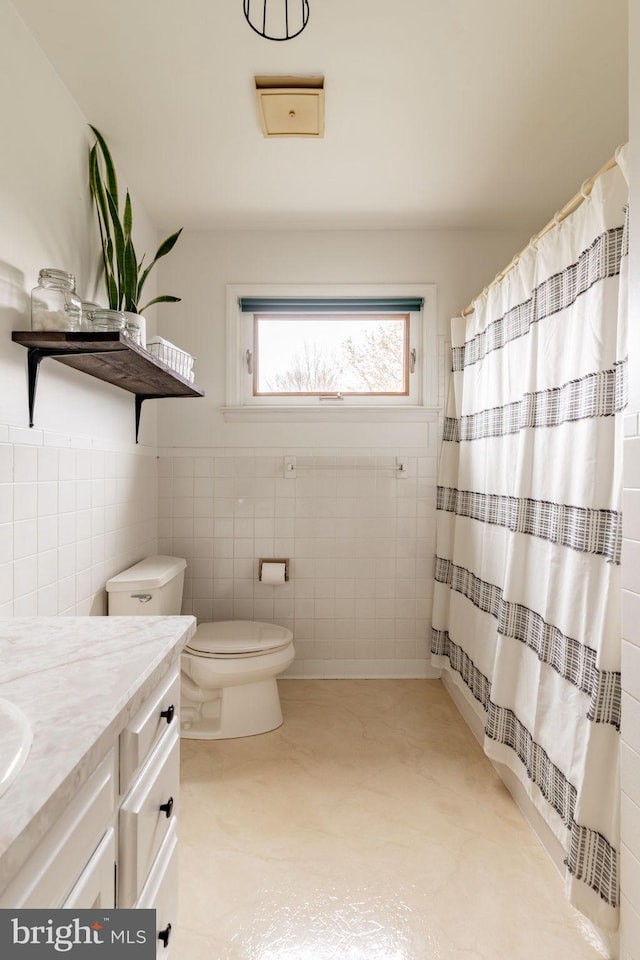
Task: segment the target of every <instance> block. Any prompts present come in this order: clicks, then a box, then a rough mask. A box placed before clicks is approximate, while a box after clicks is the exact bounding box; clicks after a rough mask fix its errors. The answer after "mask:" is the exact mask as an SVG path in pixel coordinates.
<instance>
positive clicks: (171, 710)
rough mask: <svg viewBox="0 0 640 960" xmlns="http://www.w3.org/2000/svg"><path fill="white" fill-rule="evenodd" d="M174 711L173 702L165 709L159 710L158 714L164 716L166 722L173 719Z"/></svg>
mask: <svg viewBox="0 0 640 960" xmlns="http://www.w3.org/2000/svg"><path fill="white" fill-rule="evenodd" d="M175 712H176V708H175V707H174V705H173V704H171V706H170V707H167V709H166V710H161V711H160V716H161V717H164V718H165V720H166V721H167V723H171V721H172V720H173V718H174V716H175Z"/></svg>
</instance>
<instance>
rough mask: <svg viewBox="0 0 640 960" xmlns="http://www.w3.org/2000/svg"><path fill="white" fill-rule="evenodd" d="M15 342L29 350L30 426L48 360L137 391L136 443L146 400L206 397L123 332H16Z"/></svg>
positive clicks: (134, 392)
mask: <svg viewBox="0 0 640 960" xmlns="http://www.w3.org/2000/svg"><path fill="white" fill-rule="evenodd" d="M11 339H12V340H13V341H14V343H19V344H21V345H22V346H23V347H26V348H27V350H28V361H27V362H28V368H29V426H30V427H32V426H33V411H34V407H35V399H36V388H37V383H38V370H39V367H40V362H41V360H44V359H45V358H47V357H52V358H53V359H54V360H58V361H59V362H60V363H64V364H66V365H67V366H69V367H74V368H75V369H76V370H82V372H83V373H87V374H89V376H92V377H96V378H97V379H98V380H104V381H105V382H106V383H112V384H114V385H115V386H117V387H122V389H123V390H128V391H129V393H133V394H134V395H135V402H136V443H137V442H138V431H139V427H140V411H141V408H142V404H143V402H144V401H145V400H157V399H160V398H162V397H203V396H204V390H201V389H200V388H199V387H196V386H195V384H193V383H191V382H190V381H189V380H186V379H185V378H184V377H182V376H181V375H180V374H179V373H176V371H175V370H172V369H171V367H167V366H166V365H165V364H164V363H160V361H159V360H156V358H155V357H153V356H152V355H151V354H150V353H149V352H148V351H147V350H144V349H143V348H142V347H140V346H139V345H138V344H137V343H134V342H133V340H131V339H130V338H129V337H128V336H126V335H125V334H123V333H118V332H114V333H89V332H87V333H68V332H66V331H58V330H51V331H48V330H14V331H13V333H12V334H11Z"/></svg>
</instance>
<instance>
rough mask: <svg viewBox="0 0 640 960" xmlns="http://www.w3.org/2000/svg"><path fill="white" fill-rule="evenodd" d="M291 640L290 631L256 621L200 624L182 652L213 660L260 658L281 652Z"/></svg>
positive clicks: (225, 621) (219, 621) (221, 621)
mask: <svg viewBox="0 0 640 960" xmlns="http://www.w3.org/2000/svg"><path fill="white" fill-rule="evenodd" d="M292 640H293V634H292V632H291V630H288V629H287V628H286V627H281V626H279V625H278V624H275V623H260V622H259V621H255V620H218V621H215V622H212V623H202V624H200V625H199V626H198V629H197V630H196V634H195V636H194V637H193V638H192V639H191V641H190V642H189V643H188V644H187V646H186V647H185V648H184V652H185V653H188V654H191V655H192V656H194V657H205V658H209V659H214V660H225V659H233V660H236V659H243V658H245V657H261V656H265V654H268V653H276V652H277V651H278V650H284V649H285V647H288V646H289V644H290V643H291V641H292Z"/></svg>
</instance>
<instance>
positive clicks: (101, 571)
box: [0, 0, 157, 616]
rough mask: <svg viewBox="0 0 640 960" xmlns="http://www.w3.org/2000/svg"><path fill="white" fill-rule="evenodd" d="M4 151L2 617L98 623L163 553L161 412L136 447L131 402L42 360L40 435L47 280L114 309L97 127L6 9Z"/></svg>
mask: <svg viewBox="0 0 640 960" xmlns="http://www.w3.org/2000/svg"><path fill="white" fill-rule="evenodd" d="M105 132H106V131H105ZM0 143H1V144H2V146H1V148H0V615H2V616H12V615H20V614H22V615H31V614H36V613H40V614H57V613H89V612H96V613H99V612H102V610H103V593H102V589H101V588H102V584H103V581H104V578H105V577H106V576H109V575H110V574H111V573H112V572H115V570H117V569H120V568H121V566H123V565H126V563H128V562H131V561H132V560H134V559H138V558H139V557H140V556H142V555H143V554H144V553H145V552H147V550H148V549H153V548H155V545H156V536H157V528H156V486H157V482H156V473H157V471H156V461H155V459H154V454H155V447H154V444H155V430H156V422H155V421H156V413H155V411H154V410H153V406H154V405H152V404H147V405H146V406H147V407H149V409H148V410H147V409H145V410H144V411H143V414H142V417H143V426H142V432H141V437H142V440H143V441H145V444H146V445H145V444H143V445H141V446H140V447H139V448H136V447H135V444H134V442H133V441H134V401H133V397H132V395H131V394H129V393H125V392H124V391H122V390H119V389H117V388H115V387H111V386H108V385H106V384H103V383H101V382H99V381H98V380H95V379H93V378H90V377H87V376H85V375H84V374H81V373H79V372H77V371H73V370H70V369H67V368H65V367H63V366H62V365H61V364H58V363H56V362H55V361H53V360H45V361H43V363H42V365H41V370H40V377H39V386H38V395H37V399H36V410H35V428H34V429H32V430H30V429H29V426H28V410H27V379H26V361H27V352H26V350H25V349H24V348H23V347H21V346H18V345H17V344H14V343H12V342H11V331H12V330H25V329H27V330H28V329H29V327H30V314H29V309H30V302H29V293H30V290H31V288H32V287H33V286H34V285H35V283H36V281H37V276H38V271H39V270H40V268H41V267H57V268H62V269H65V270H69V271H70V272H72V273H74V274H75V275H76V278H77V289H78V293H79V294H80V296H81V297H82V298H83V299H94V300H96V301H97V302H99V303H104V297H103V292H102V288H101V285H98V286H97V277H98V264H99V246H98V235H97V226H96V223H95V221H94V214H93V211H92V209H91V204H90V196H89V190H88V184H87V152H88V148H89V146H90V143H91V135H90V131H89V130H88V127H87V120H86V118H85V117H84V116H82V114H81V113H80V111H79V109H78V107H77V105H76V103H75V101H74V100H72V98H71V97H70V96H69V94H68V92H67V90H66V88H65V87H64V86H63V84H62V83H61V81H60V79H59V78H58V76H57V75H56V73H55V72H54V71H53V69H52V67H51V65H50V64H49V62H48V60H46V59H45V57H44V56H43V54H42V51H41V49H40V47H39V46H38V45H37V44H36V43H35V41H34V40H33V38H32V36H31V35H30V34H29V32H28V31H27V30H26V29H25V27H24V25H23V23H22V22H21V20H20V19H19V18H18V17H17V15H16V14H15V11H14V9H13V7H12V6H11V5H10V4H9V3H7V2H6V0H0ZM114 152H115V151H114ZM116 161H117V154H116ZM137 214H138V220H139V223H138V228H139V230H138V237H139V238H140V242H141V243H142V244H148V247H149V248H151V247H152V246H154V244H155V242H156V231H155V229H153V227H152V224H151V223H150V221H149V220H148V218H147V217H146V215H145V214H144V211H141V210H139V209H138V210H137ZM143 249H144V247H143Z"/></svg>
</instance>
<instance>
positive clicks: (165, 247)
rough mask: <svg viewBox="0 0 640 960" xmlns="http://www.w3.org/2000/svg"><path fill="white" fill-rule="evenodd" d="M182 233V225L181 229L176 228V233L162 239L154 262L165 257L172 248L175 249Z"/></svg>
mask: <svg viewBox="0 0 640 960" xmlns="http://www.w3.org/2000/svg"><path fill="white" fill-rule="evenodd" d="M181 233H182V227H180V229H179V230H176V232H175V233H172V234H171V236H170V237H167V239H166V240H163V241H162V243H161V244H160V246H159V247H158V249H157V251H156V255H155V257H154V258H153V262H154V263H155V262H156V260H159V259H160V257H165V256H166V255H167V254H168V253H169V251H170V250H173V248H174V247H175V245H176V242H177V240H178V237H179V236H180V234H181Z"/></svg>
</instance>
